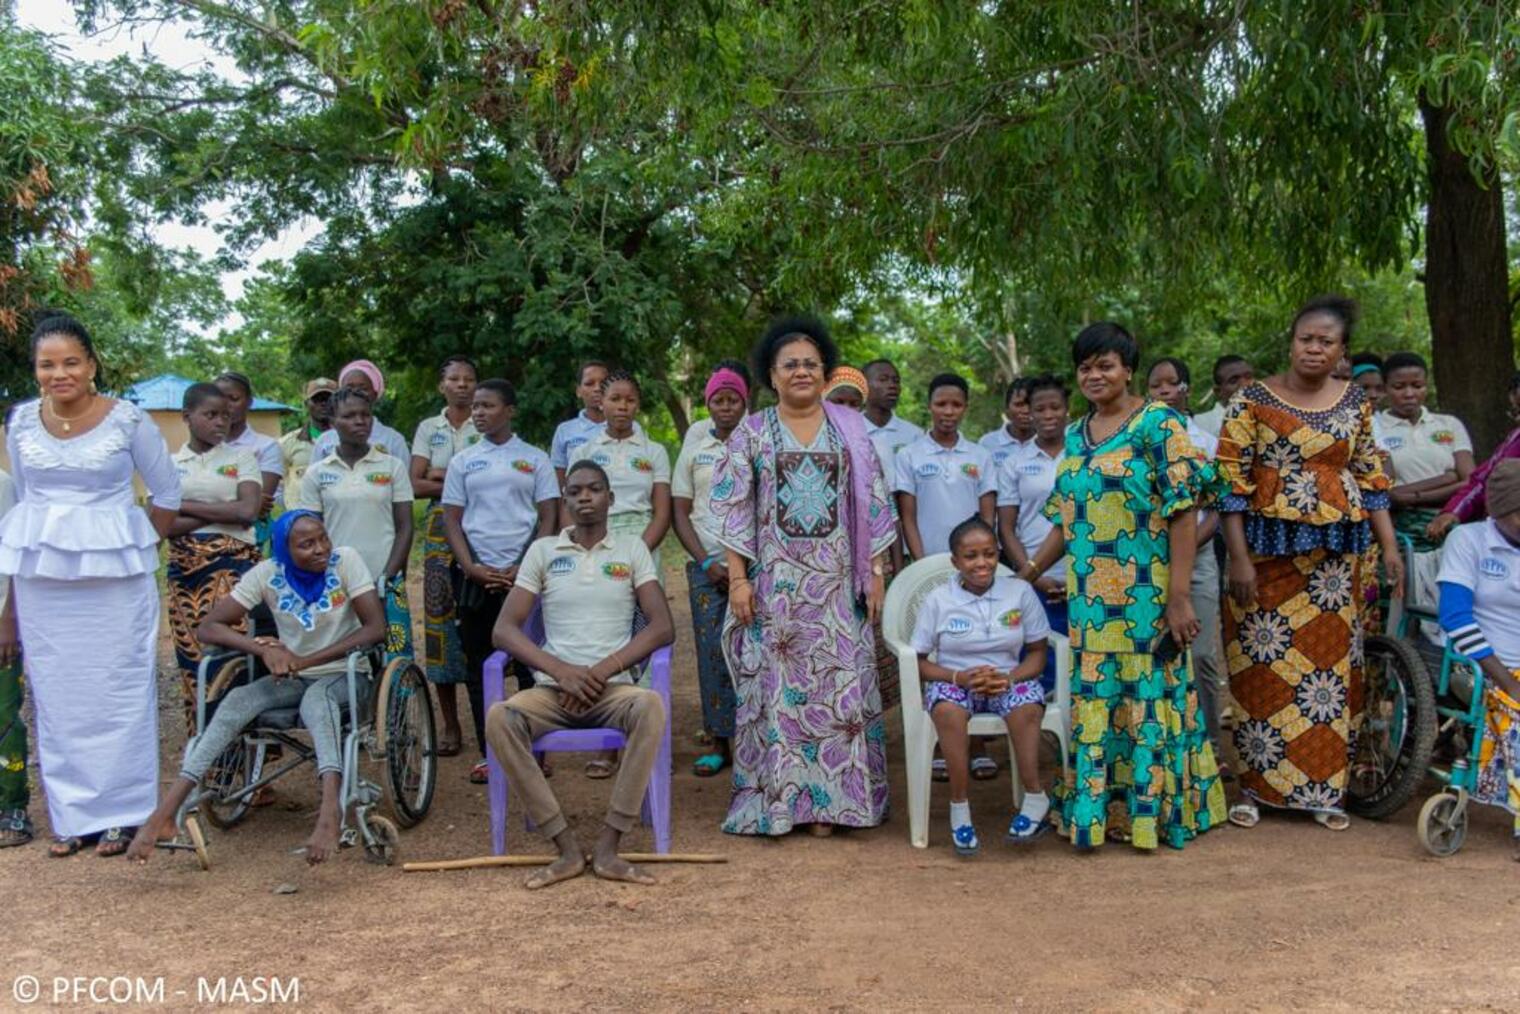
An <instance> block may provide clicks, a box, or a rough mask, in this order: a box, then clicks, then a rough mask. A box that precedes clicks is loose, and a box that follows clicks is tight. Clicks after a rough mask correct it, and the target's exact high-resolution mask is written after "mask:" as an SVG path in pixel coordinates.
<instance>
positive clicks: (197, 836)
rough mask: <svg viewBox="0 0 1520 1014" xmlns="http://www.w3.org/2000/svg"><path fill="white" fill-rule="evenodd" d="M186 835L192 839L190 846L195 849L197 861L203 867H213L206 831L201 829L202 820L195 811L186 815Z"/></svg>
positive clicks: (207, 868) (206, 868) (205, 868)
mask: <svg viewBox="0 0 1520 1014" xmlns="http://www.w3.org/2000/svg"><path fill="white" fill-rule="evenodd" d="M185 837H186V838H189V839H190V847H191V848H192V849H194V850H195V861H196V862H197V863H199V864H200V867H201V869H202V870H209V869H211V853H210V852H209V851H207V849H206V832H205V831H202V830H201V822H200V820H199V818H197V817H196V816H195V814H193V813H190V814H186V815H185Z"/></svg>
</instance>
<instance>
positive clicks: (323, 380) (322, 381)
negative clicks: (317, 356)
mask: <svg viewBox="0 0 1520 1014" xmlns="http://www.w3.org/2000/svg"><path fill="white" fill-rule="evenodd" d="M337 389H338V382H337V381H336V380H333V379H332V378H331V377H318V378H317V379H316V380H308V381H307V382H306V395H305V397H306V399H307V400H308V401H310V400H311V398H312V396H313V395H315V394H319V393H321V392H323V391H326V392H327V393H328V394H332V393H333V392H335V391H336V390H337Z"/></svg>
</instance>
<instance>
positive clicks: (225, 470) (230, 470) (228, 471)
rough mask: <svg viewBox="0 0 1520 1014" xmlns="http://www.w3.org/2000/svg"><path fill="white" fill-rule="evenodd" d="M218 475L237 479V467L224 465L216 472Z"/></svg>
mask: <svg viewBox="0 0 1520 1014" xmlns="http://www.w3.org/2000/svg"><path fill="white" fill-rule="evenodd" d="M216 474H217V475H220V476H222V477H224V478H227V479H236V478H237V474H238V469H237V466H236V465H223V466H221V467H220V468H218V469H217V470H216Z"/></svg>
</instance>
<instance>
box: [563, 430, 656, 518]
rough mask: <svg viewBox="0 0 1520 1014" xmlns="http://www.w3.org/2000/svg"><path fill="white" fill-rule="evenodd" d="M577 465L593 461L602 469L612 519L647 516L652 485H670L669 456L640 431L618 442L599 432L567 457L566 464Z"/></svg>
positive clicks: (650, 509)
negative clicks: (609, 490) (609, 486)
mask: <svg viewBox="0 0 1520 1014" xmlns="http://www.w3.org/2000/svg"><path fill="white" fill-rule="evenodd" d="M577 461H594V462H596V463H597V464H598V465H601V466H602V468H604V469H606V471H607V478H608V479H610V480H611V481H612V510H611V512H610V513H611V514H612V516H613V517H616V516H617V515H619V514H648V513H649V512H650V511H652V510H654V501H653V496H654V487H655V484H656V483H660V482H663V483H665V484H666V485H669V484H670V455H669V454H668V453H667V452H666V450H665V448H664V447H662V446H660V445H659V444H657V443H655V442H654V441H653V440H650V439H649V437H647V436H645V435H644V433H643V431H641V430H634V431H633V435H632V436H630V437H624V438H623V439H621V440H618V439H616V438H615V437H613V436H611V435H610V434H608V432H607V431H606V430H605V429H603V430H602V431H601V432H599V433H596V434H594V435H593V436H592V437H591V439H590V440H587V441H586V442H585V443H584V444H581V445H580V446H579V447H577V448H576V449H575V450H574V451H572V452H571V453H570V464H572V465H573V464H575V463H576V462H577Z"/></svg>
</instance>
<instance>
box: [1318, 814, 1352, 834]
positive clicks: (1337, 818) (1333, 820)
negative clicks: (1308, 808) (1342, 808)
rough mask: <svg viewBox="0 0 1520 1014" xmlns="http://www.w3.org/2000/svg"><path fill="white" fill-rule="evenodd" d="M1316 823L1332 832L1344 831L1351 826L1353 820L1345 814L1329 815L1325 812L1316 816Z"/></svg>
mask: <svg viewBox="0 0 1520 1014" xmlns="http://www.w3.org/2000/svg"><path fill="white" fill-rule="evenodd" d="M1314 821H1315V823H1317V824H1319V826H1320V827H1323V828H1328V829H1329V830H1331V831H1344V830H1346V829H1347V828H1349V827H1350V826H1351V818H1350V817H1348V816H1346V815H1345V814H1344V813H1327V812H1325V811H1323V810H1321V811H1320V812H1319V813H1316V814H1315V815H1314Z"/></svg>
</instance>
